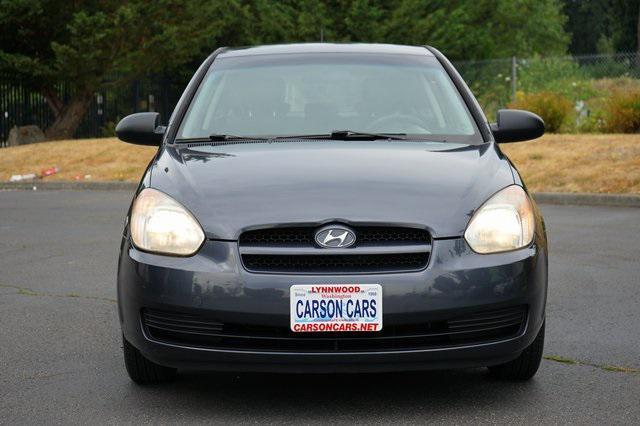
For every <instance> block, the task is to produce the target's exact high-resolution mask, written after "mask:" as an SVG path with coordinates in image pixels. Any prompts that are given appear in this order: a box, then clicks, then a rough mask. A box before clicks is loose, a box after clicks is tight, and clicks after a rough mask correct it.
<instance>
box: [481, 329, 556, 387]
mask: <svg viewBox="0 0 640 426" xmlns="http://www.w3.org/2000/svg"><path fill="white" fill-rule="evenodd" d="M544 326H545V325H544V323H542V327H541V328H540V331H539V332H538V335H537V336H536V339H535V340H534V341H533V343H531V344H530V345H529V346H528V347H527V348H526V349H525V350H524V351H522V353H521V354H520V356H519V357H518V358H516V359H514V360H513V361H509V362H506V363H504V364H500V365H495V366H492V367H489V372H490V373H491V374H492V375H493V376H495V377H498V378H500V379H505V380H529V379H530V378H532V377H533V376H534V375H535V374H536V371H538V367H540V361H541V360H542V349H543V348H544Z"/></svg>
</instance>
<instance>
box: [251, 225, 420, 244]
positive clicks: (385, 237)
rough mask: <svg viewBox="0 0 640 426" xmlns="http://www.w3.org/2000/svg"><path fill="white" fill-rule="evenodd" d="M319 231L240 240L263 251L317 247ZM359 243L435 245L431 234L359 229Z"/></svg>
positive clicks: (255, 234) (282, 231)
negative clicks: (316, 232) (273, 248)
mask: <svg viewBox="0 0 640 426" xmlns="http://www.w3.org/2000/svg"><path fill="white" fill-rule="evenodd" d="M316 229H317V228H316V227H309V226H306V227H303V226H300V227H290V228H269V229H258V230H253V231H247V232H244V233H243V234H242V235H241V236H240V244H241V245H251V246H261V247H269V246H270V247H283V246H284V247H286V246H314V245H315V242H314V238H313V236H314V232H315V231H316ZM353 230H354V231H355V232H356V235H357V239H356V244H355V245H354V247H366V246H372V245H384V244H425V243H429V242H430V241H431V237H430V235H429V232H427V231H426V230H424V229H417V228H403V227H397V226H394V227H387V226H356V227H353Z"/></svg>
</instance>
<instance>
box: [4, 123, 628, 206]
mask: <svg viewBox="0 0 640 426" xmlns="http://www.w3.org/2000/svg"><path fill="white" fill-rule="evenodd" d="M501 147H502V149H503V151H504V152H505V153H506V154H507V155H508V156H509V158H511V160H512V161H513V162H514V164H515V165H516V167H518V170H520V172H521V173H522V175H523V177H524V179H525V182H526V183H527V185H528V186H529V188H530V189H531V190H533V191H535V192H540V191H549V192H603V193H636V194H637V193H640V135H547V136H545V137H543V138H542V139H539V140H536V141H532V142H524V143H517V144H505V145H502V146H501ZM154 153H155V148H153V147H142V146H135V145H129V144H125V143H122V142H119V141H118V140H117V139H115V138H109V139H86V140H73V141H60V142H45V143H42V144H34V145H26V146H21V147H15V148H3V149H1V150H0V180H9V177H10V176H11V175H12V174H25V173H30V172H35V173H39V172H40V170H42V169H44V168H48V167H52V166H58V167H60V169H61V170H60V173H58V174H56V175H53V176H49V177H47V178H45V180H73V179H74V178H75V177H76V176H78V175H79V176H83V177H84V175H87V174H89V175H91V180H94V181H109V180H115V181H132V182H136V181H138V180H139V179H140V176H141V175H142V172H143V171H144V169H145V167H146V165H147V164H148V162H149V160H151V157H152V156H153V154H154Z"/></svg>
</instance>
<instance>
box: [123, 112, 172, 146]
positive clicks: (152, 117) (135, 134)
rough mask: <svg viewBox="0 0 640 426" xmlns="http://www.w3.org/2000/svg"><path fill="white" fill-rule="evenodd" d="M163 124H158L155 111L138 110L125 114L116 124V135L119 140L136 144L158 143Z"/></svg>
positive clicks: (157, 116)
mask: <svg viewBox="0 0 640 426" xmlns="http://www.w3.org/2000/svg"><path fill="white" fill-rule="evenodd" d="M165 130H166V127H165V126H160V114H158V113H157V112H138V113H135V114H131V115H127V116H126V117H125V118H123V119H122V120H120V122H119V123H118V125H117V126H116V135H117V136H118V138H119V139H120V140H121V141H124V142H128V143H133V144H136V145H156V146H158V145H160V143H162V137H163V136H164V131H165Z"/></svg>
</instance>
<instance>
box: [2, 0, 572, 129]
mask: <svg viewBox="0 0 640 426" xmlns="http://www.w3.org/2000/svg"><path fill="white" fill-rule="evenodd" d="M564 21H565V18H564V15H563V14H562V13H561V7H560V3H559V0H208V1H201V2H196V1H192V0H154V1H148V0H128V1H124V2H123V1H121V0H99V1H98V0H74V1H69V0H0V71H2V70H3V71H9V72H10V73H12V74H13V75H16V76H20V77H21V78H22V80H23V81H24V82H26V83H27V84H29V85H30V89H31V90H36V91H40V92H41V93H42V94H43V95H44V96H45V98H47V101H48V104H49V105H50V106H51V108H52V110H53V113H54V116H55V117H56V123H54V126H56V125H57V126H58V127H59V129H57V130H56V131H52V132H50V134H51V135H52V136H55V137H59V136H63V135H64V134H68V133H69V132H71V131H72V130H73V128H74V126H75V127H77V125H78V123H79V118H78V116H79V115H80V116H81V115H82V114H83V113H84V110H86V108H87V106H88V105H89V102H90V100H91V96H92V94H93V93H94V92H95V91H96V90H97V88H98V87H100V86H101V85H103V84H106V83H108V84H121V85H122V84H126V83H128V82H129V81H131V80H132V79H135V78H138V77H140V76H142V75H145V74H160V73H167V72H171V73H174V74H175V73H180V74H184V73H185V70H188V72H186V73H187V74H189V73H191V72H192V71H193V69H194V68H195V67H196V66H197V64H198V63H199V62H200V61H202V59H203V57H205V56H206V55H207V54H209V53H210V52H212V51H213V50H214V49H215V48H216V47H219V46H224V45H230V46H244V45H252V44H266V43H283V42H305V41H307V42H311V41H319V40H320V38H321V34H322V37H323V38H324V41H327V42H387V43H401V44H417V45H422V44H432V45H434V46H436V47H437V48H439V49H440V50H442V51H443V52H444V53H445V54H447V55H449V56H450V57H451V58H453V59H462V58H464V59H485V58H495V57H505V56H511V55H513V54H518V55H525V56H528V55H532V54H536V53H540V54H542V53H544V54H562V53H565V51H566V46H567V43H568V35H567V34H566V33H565V32H564V30H563V24H564ZM113 75H118V76H121V78H119V79H118V80H117V81H113V82H109V81H108V78H107V77H108V76H113ZM61 81H68V82H71V84H72V86H73V87H72V93H73V96H72V97H71V99H70V100H67V99H60V98H59V97H58V96H57V94H56V90H54V88H55V87H56V85H57V84H59V82H61ZM65 114H72V115H74V117H72V119H69V117H65ZM80 118H81V117H80ZM48 136H49V135H48Z"/></svg>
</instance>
